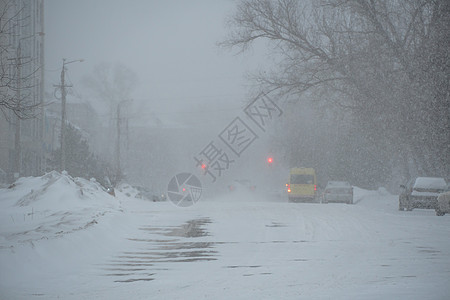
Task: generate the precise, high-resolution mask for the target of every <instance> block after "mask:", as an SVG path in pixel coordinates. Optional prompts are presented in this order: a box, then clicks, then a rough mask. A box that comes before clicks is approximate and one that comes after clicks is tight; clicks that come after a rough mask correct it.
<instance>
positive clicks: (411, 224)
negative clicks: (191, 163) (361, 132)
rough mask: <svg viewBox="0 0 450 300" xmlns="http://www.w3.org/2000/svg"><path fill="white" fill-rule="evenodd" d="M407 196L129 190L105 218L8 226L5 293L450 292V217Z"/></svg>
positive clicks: (347, 295)
mask: <svg viewBox="0 0 450 300" xmlns="http://www.w3.org/2000/svg"><path fill="white" fill-rule="evenodd" d="M397 199H398V197H397V196H393V195H389V194H388V193H386V192H383V191H382V190H380V191H365V190H360V189H355V202H356V204H355V205H345V204H302V203H287V201H285V199H280V198H275V197H265V196H264V195H256V194H253V195H224V196H221V197H216V198H215V199H203V200H202V201H200V202H199V203H198V204H197V205H194V206H192V207H189V208H177V207H174V206H173V205H171V204H170V203H168V202H160V203H154V202H148V201H143V200H141V199H134V198H128V197H125V196H124V195H123V194H119V195H118V200H120V202H121V205H120V209H118V210H113V211H110V212H108V213H105V214H104V215H102V217H101V218H97V219H96V223H95V224H94V225H93V226H88V227H86V228H83V229H82V230H77V231H73V232H71V233H70V234H66V235H64V234H63V235H61V234H60V235H59V236H58V237H57V238H51V237H47V238H45V233H43V236H44V238H40V239H36V238H34V239H33V240H30V241H28V242H24V241H23V240H22V241H18V242H17V243H16V244H11V243H12V242H11V241H14V240H13V239H12V238H11V237H10V236H7V237H4V240H3V241H4V242H3V247H2V248H0V276H1V277H0V279H1V280H0V295H1V296H0V298H1V299H30V298H31V299H125V298H128V299H448V297H449V294H450V279H449V278H450V239H449V237H450V216H448V215H445V216H444V217H437V216H435V214H434V211H432V210H414V211H412V212H400V211H398V210H397V207H398V200H397ZM86 221H89V220H88V219H87V220H86ZM48 234H50V233H48ZM8 243H9V244H8Z"/></svg>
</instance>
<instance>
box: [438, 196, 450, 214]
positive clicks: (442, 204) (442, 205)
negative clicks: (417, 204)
mask: <svg viewBox="0 0 450 300" xmlns="http://www.w3.org/2000/svg"><path fill="white" fill-rule="evenodd" d="M435 210H436V216H443V215H445V214H446V213H450V191H449V192H445V193H441V194H439V196H438V198H437V205H436V208H435Z"/></svg>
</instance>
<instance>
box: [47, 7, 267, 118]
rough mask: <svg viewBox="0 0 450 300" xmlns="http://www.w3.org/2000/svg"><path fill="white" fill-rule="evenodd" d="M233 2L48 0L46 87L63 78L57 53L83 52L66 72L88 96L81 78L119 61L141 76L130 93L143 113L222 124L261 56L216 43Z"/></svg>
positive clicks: (242, 94) (237, 107) (222, 34)
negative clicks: (142, 108)
mask: <svg viewBox="0 0 450 300" xmlns="http://www.w3.org/2000/svg"><path fill="white" fill-rule="evenodd" d="M234 7H235V1H232V0H221V1H209V0H194V1H183V0H171V1H162V0H161V1H146V0H133V1H125V0H95V1H92V0H77V1H73V0H46V1H45V31H46V35H45V43H46V44H45V46H46V48H45V63H46V67H45V70H46V72H45V76H46V86H47V88H46V91H47V92H49V93H51V94H52V93H53V89H54V87H53V85H54V84H58V83H59V81H60V72H61V65H62V58H66V59H67V60H68V61H70V60H74V59H84V60H85V61H84V62H83V63H73V64H70V65H68V66H67V73H66V75H67V78H66V79H67V80H68V81H69V83H72V84H73V86H74V87H73V91H74V94H75V95H80V96H81V97H82V98H83V99H84V100H85V101H86V100H89V101H92V99H89V97H88V96H87V95H88V93H87V91H86V89H85V88H84V86H83V85H82V84H81V82H80V79H81V78H82V77H83V76H84V75H89V74H91V73H92V70H93V67H94V66H95V65H98V64H99V63H101V62H108V63H113V64H114V63H121V64H123V65H125V66H127V67H129V68H130V69H132V70H133V71H134V72H136V74H137V76H138V78H139V82H138V86H137V88H136V90H135V93H133V95H132V98H133V100H134V103H135V105H136V104H139V106H140V105H141V104H142V103H144V104H145V107H146V109H145V110H141V111H140V113H141V116H140V117H141V118H144V119H145V118H147V117H150V116H151V114H152V113H153V114H155V113H156V115H158V116H159V117H160V118H161V119H163V120H166V119H172V120H173V119H180V115H181V116H183V117H182V118H183V119H184V120H183V122H185V123H186V120H185V119H189V122H187V123H190V124H192V125H195V126H197V125H200V126H203V125H204V124H205V123H204V122H203V121H202V120H208V118H207V117H206V115H214V116H215V118H214V119H215V120H216V121H217V122H219V123H220V124H219V126H223V124H225V123H227V121H228V120H231V117H233V116H234V115H236V114H237V113H238V112H239V110H240V107H241V106H242V102H243V101H245V100H246V93H247V89H246V86H247V85H248V82H247V81H246V79H245V75H246V74H247V73H248V71H250V70H252V69H255V68H257V67H259V66H260V62H261V61H262V60H261V59H259V58H258V55H257V53H255V52H250V53H249V54H246V55H239V56H236V55H234V54H233V53H232V52H229V51H225V50H221V49H219V48H218V47H217V45H216V43H217V42H219V41H221V40H223V39H224V38H225V35H226V32H227V28H226V24H225V20H226V19H225V18H226V17H227V16H229V15H230V14H231V13H232V12H233V9H234ZM69 97H74V96H69ZM69 100H70V99H69ZM147 108H148V109H147ZM208 122H209V121H208ZM208 122H207V123H208ZM205 125H208V126H210V125H211V124H205Z"/></svg>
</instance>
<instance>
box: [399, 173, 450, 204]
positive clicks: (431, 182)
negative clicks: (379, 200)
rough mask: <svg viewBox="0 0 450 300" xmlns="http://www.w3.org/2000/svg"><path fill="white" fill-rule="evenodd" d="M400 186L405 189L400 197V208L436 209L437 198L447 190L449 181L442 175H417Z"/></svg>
mask: <svg viewBox="0 0 450 300" xmlns="http://www.w3.org/2000/svg"><path fill="white" fill-rule="evenodd" d="M400 187H401V188H402V189H403V190H402V192H401V194H400V195H399V197H398V209H399V210H404V209H406V210H408V211H411V210H413V209H414V208H428V209H436V206H437V198H438V196H439V194H440V193H442V192H445V191H446V190H447V182H445V179H444V178H440V177H417V178H416V179H412V180H410V181H408V182H407V183H406V185H401V186H400Z"/></svg>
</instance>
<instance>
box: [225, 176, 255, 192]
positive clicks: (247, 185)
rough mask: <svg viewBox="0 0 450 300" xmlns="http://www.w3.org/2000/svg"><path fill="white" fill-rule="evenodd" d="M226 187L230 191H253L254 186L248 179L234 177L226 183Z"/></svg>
mask: <svg viewBox="0 0 450 300" xmlns="http://www.w3.org/2000/svg"><path fill="white" fill-rule="evenodd" d="M228 189H229V191H230V192H234V191H251V192H253V191H255V190H256V186H255V185H254V184H253V183H252V182H251V180H250V179H236V180H234V181H233V183H231V184H230V185H228Z"/></svg>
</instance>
